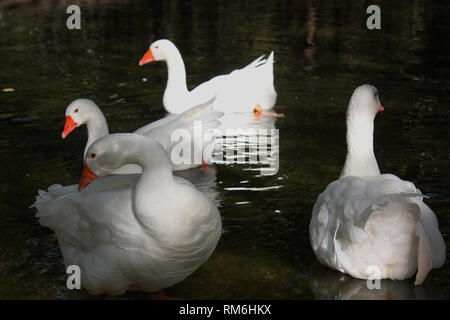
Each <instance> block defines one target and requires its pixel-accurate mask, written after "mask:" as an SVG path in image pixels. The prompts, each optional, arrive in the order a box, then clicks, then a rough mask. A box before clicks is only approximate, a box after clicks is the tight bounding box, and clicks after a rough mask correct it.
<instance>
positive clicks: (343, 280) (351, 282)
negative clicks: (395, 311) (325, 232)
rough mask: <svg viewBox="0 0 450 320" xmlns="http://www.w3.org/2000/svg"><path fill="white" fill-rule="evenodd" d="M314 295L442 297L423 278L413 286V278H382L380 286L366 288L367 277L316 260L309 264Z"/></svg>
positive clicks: (331, 297)
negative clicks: (418, 283)
mask: <svg viewBox="0 0 450 320" xmlns="http://www.w3.org/2000/svg"><path fill="white" fill-rule="evenodd" d="M308 282H309V284H310V286H311V290H312V291H313V292H314V297H315V298H316V299H327V300H329V299H332V300H355V299H356V300H381V299H389V300H424V299H445V296H444V295H443V293H442V291H441V290H439V289H438V288H437V287H436V286H434V285H432V284H429V283H427V282H425V283H424V284H423V285H422V286H415V285H414V281H413V280H411V279H409V280H405V281H392V280H382V281H381V285H380V287H381V288H380V289H372V290H370V289H368V288H367V281H366V280H360V279H355V278H352V277H351V276H349V275H346V274H343V273H340V272H338V271H334V270H330V269H328V268H325V267H323V266H321V265H320V264H319V263H318V262H316V263H314V264H313V265H312V267H311V274H310V278H309V280H308Z"/></svg>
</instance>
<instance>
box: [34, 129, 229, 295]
mask: <svg viewBox="0 0 450 320" xmlns="http://www.w3.org/2000/svg"><path fill="white" fill-rule="evenodd" d="M93 153H95V155H96V156H95V159H94V158H92V157H90V155H91V154H93ZM85 159H86V164H87V166H88V167H89V168H90V169H91V170H92V171H93V172H94V173H95V174H97V175H98V176H101V178H98V179H97V180H95V181H94V182H93V183H92V184H90V185H89V186H87V187H86V188H85V189H84V190H82V191H81V192H72V193H68V194H66V195H64V196H61V197H59V198H57V199H54V200H51V201H47V202H45V203H42V204H41V205H40V206H37V207H38V209H39V210H38V213H37V215H36V216H37V217H39V222H40V224H42V225H43V226H47V227H49V228H51V229H52V230H54V231H55V233H56V236H57V239H58V243H59V246H60V249H61V252H62V255H63V258H64V263H65V265H66V267H67V266H69V265H78V266H79V267H80V269H81V285H82V287H83V288H85V289H87V290H88V291H89V292H90V293H92V294H100V293H108V294H121V293H123V292H125V291H126V290H142V291H148V292H155V291H158V290H160V289H163V288H166V287H170V286H172V285H174V284H176V283H178V282H180V281H182V280H183V279H185V278H186V277H187V276H189V275H190V274H192V273H193V272H194V271H195V270H196V269H197V268H198V267H199V266H200V265H201V264H203V263H204V262H205V261H206V260H207V259H208V257H209V256H210V255H211V254H212V252H213V251H214V249H215V247H216V245H217V242H218V240H219V238H220V235H221V219H220V214H219V211H218V210H217V208H216V207H215V205H214V204H213V203H212V201H211V200H210V199H208V197H206V196H205V195H203V194H202V193H201V192H199V191H198V190H197V189H196V188H195V187H194V186H193V185H192V184H191V183H189V182H188V181H186V180H184V179H182V178H178V177H174V176H173V175H172V170H171V166H170V162H169V160H168V157H167V153H166V152H165V150H164V149H163V148H162V147H161V145H160V144H158V143H157V142H156V141H154V140H152V139H149V138H146V137H143V136H140V135H136V134H113V135H108V136H106V137H104V138H102V139H100V140H98V141H97V142H96V143H94V144H93V145H92V146H91V147H90V148H89V149H88V153H87V156H86V158H85ZM126 163H136V164H138V165H139V166H141V167H142V168H143V172H142V175H137V174H125V175H107V176H104V175H106V174H108V173H109V172H110V171H111V170H112V169H113V168H115V167H119V166H121V165H123V164H126ZM105 168H108V169H105Z"/></svg>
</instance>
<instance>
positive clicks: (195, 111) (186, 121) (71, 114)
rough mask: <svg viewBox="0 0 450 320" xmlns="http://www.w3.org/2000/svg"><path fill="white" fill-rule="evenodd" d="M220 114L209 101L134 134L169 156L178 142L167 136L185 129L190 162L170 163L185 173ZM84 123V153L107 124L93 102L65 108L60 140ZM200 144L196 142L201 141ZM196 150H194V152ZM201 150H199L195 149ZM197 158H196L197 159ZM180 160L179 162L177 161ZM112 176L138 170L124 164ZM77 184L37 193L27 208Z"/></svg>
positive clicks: (208, 141) (74, 103)
mask: <svg viewBox="0 0 450 320" xmlns="http://www.w3.org/2000/svg"><path fill="white" fill-rule="evenodd" d="M222 115H223V113H221V112H218V111H213V110H211V107H210V102H207V103H206V104H203V105H199V106H197V107H194V108H191V109H189V110H188V111H185V112H183V113H182V114H180V115H168V116H167V117H165V118H162V119H160V120H157V121H154V122H152V123H150V124H148V125H146V126H144V127H142V128H140V129H138V130H136V131H135V133H137V134H140V135H144V136H147V137H151V138H153V139H155V140H156V141H158V142H159V143H160V144H161V145H162V146H163V147H164V148H165V150H166V151H167V152H168V153H171V152H172V151H174V150H173V148H174V147H176V146H177V144H178V142H173V141H171V134H172V132H174V131H175V130H177V129H185V130H187V132H189V134H190V136H191V137H193V138H194V139H192V144H191V150H192V151H191V152H192V153H191V161H187V162H189V163H180V164H175V163H172V168H173V170H174V171H180V170H186V169H190V168H194V167H197V166H200V165H202V161H201V159H200V161H195V160H196V157H195V153H198V154H200V152H202V151H203V150H204V149H205V148H207V147H208V146H210V144H211V140H212V137H211V139H208V138H207V135H206V133H207V132H208V131H209V130H211V129H214V128H216V127H218V126H219V125H220V122H219V121H218V120H217V119H218V118H220V117H221V116H222ZM198 121H201V122H202V130H203V133H202V134H196V132H195V124H196V122H198ZM84 124H86V126H87V131H88V141H87V143H86V147H85V149H84V154H83V155H85V154H86V151H87V149H88V148H89V146H90V145H91V144H92V143H94V142H95V141H97V140H98V139H100V138H102V137H104V136H106V135H108V134H109V130H108V124H107V123H106V119H105V116H104V115H103V113H102V111H101V110H100V108H99V107H98V106H97V105H96V104H95V102H94V101H92V100H89V99H76V100H74V101H72V103H70V104H69V106H68V107H67V108H66V123H65V126H64V131H63V132H62V134H61V136H62V138H63V139H64V138H66V137H67V135H69V134H70V133H71V132H72V131H73V130H74V129H75V128H77V127H79V126H81V125H84ZM202 139H203V141H200V140H202ZM194 148H196V149H194ZM199 148H202V150H199ZM197 158H198V157H197ZM180 160H182V159H181V158H180ZM206 162H209V158H207V159H205V160H204V162H203V164H205V163H206ZM112 173H114V174H131V173H141V167H140V166H138V165H136V164H127V165H125V166H123V167H120V168H117V169H116V170H114V172H112ZM77 188H78V185H76V184H73V185H68V186H62V185H60V184H53V185H51V186H50V187H49V188H48V190H47V191H44V190H39V191H38V195H37V196H36V201H35V203H34V204H33V205H31V207H37V205H39V204H40V205H42V203H43V202H45V201H50V200H53V199H56V198H59V197H61V196H63V195H66V194H68V193H71V192H76V191H77Z"/></svg>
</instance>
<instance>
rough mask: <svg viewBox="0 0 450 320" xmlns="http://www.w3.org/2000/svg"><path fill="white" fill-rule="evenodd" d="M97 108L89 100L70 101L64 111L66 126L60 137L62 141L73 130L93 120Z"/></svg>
mask: <svg viewBox="0 0 450 320" xmlns="http://www.w3.org/2000/svg"><path fill="white" fill-rule="evenodd" d="M97 109H98V107H97V105H96V104H95V102H94V101H92V100H89V99H76V100H74V101H72V102H71V103H70V104H69V105H68V106H67V109H66V124H65V125H64V130H63V132H62V134H61V137H62V138H63V139H64V138H65V137H67V136H68V135H69V133H71V132H72V131H73V130H74V129H75V128H77V127H79V126H81V125H83V124H86V123H87V122H88V121H89V120H90V119H92V118H93V114H94V113H96V112H98V111H97Z"/></svg>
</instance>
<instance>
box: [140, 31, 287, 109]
mask: <svg viewBox="0 0 450 320" xmlns="http://www.w3.org/2000/svg"><path fill="white" fill-rule="evenodd" d="M153 61H165V62H166V64H167V70H168V79H167V85H166V90H165V92H164V97H163V104H164V108H165V109H166V110H167V111H168V112H170V113H181V112H183V111H185V110H187V109H189V108H190V107H191V106H194V105H198V104H201V103H204V102H205V101H207V100H210V99H212V98H215V100H214V102H213V109H214V110H217V111H221V112H224V113H237V112H254V113H255V116H256V117H258V116H259V115H261V114H264V115H267V116H275V117H282V116H281V115H279V114H276V113H274V112H269V111H267V110H270V109H272V108H273V106H274V105H275V102H276V99H277V93H276V91H275V87H274V84H273V82H274V77H273V63H274V53H273V51H272V52H271V53H270V55H269V56H268V57H267V59H265V58H264V56H261V57H259V58H258V59H256V60H254V61H253V62H252V63H250V64H249V65H247V66H246V67H244V68H242V69H238V70H234V71H233V72H231V73H229V74H226V75H220V76H216V77H214V78H212V79H211V80H209V81H207V82H204V83H202V84H200V85H199V86H198V87H196V88H195V89H193V90H191V91H189V90H188V89H187V84H186V69H185V66H184V62H183V59H182V57H181V54H180V52H179V51H178V49H177V47H176V46H175V45H174V44H173V43H172V42H171V41H170V40H167V39H161V40H158V41H155V42H153V43H152V44H151V45H150V47H149V49H148V50H147V52H146V53H145V55H144V56H143V57H142V58H141V60H140V61H139V66H143V65H145V64H147V63H150V62H153Z"/></svg>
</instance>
